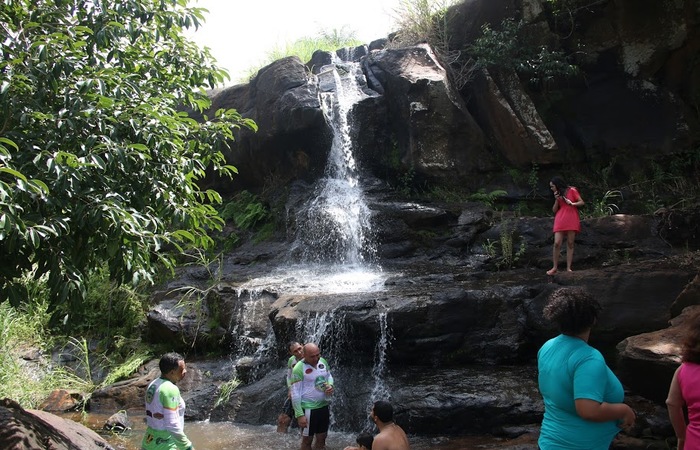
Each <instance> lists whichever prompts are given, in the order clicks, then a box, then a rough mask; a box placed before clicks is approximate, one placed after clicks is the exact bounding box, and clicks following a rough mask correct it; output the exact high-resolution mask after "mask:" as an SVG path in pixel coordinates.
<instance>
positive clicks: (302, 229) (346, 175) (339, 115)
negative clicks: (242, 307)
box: [244, 61, 386, 294]
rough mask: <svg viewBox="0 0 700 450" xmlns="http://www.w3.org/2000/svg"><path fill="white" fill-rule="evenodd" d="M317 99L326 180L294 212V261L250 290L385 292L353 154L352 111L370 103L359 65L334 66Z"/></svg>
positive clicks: (321, 78) (326, 70) (323, 76)
mask: <svg viewBox="0 0 700 450" xmlns="http://www.w3.org/2000/svg"><path fill="white" fill-rule="evenodd" d="M317 77H318V78H317V79H318V85H319V100H320V104H321V107H322V110H323V112H324V116H325V117H326V120H327V123H328V124H329V125H330V127H331V128H332V131H333V140H332V146H331V149H330V151H329V156H328V162H327V163H326V169H325V173H324V176H323V177H322V178H321V179H320V180H318V181H317V182H316V184H315V185H314V187H313V189H312V193H311V195H310V196H309V198H308V200H306V201H305V202H303V204H302V206H301V207H298V208H297V209H295V211H291V212H290V214H291V215H293V217H294V221H293V222H294V242H293V243H292V246H291V250H290V254H291V255H292V259H293V261H294V262H292V263H288V264H284V267H280V268H278V269H277V270H276V271H274V272H271V273H270V274H269V275H268V276H266V277H261V278H257V279H255V280H251V281H250V282H248V283H246V284H245V285H244V287H245V288H247V289H263V288H272V289H274V290H276V291H278V292H284V293H288V294H327V293H351V292H372V291H376V290H380V289H382V288H383V282H384V280H385V278H386V276H385V275H384V274H383V273H382V270H381V267H379V266H378V265H377V264H376V263H375V259H376V258H375V256H376V245H375V243H374V241H373V238H372V227H371V216H372V214H371V210H370V209H369V207H368V206H367V202H366V200H365V195H364V191H363V189H362V185H361V183H360V176H359V173H358V167H357V163H356V160H355V156H354V154H353V142H352V139H351V131H352V109H353V106H354V105H355V104H356V103H357V102H358V101H360V100H362V99H364V98H367V97H368V96H369V94H367V93H365V91H363V89H362V87H361V82H360V81H358V80H364V74H363V73H362V70H361V68H360V65H359V64H358V63H353V62H340V61H336V62H335V63H334V64H331V65H328V66H325V67H323V68H322V69H321V72H320V73H319V75H318V76H317Z"/></svg>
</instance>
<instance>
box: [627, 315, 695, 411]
mask: <svg viewBox="0 0 700 450" xmlns="http://www.w3.org/2000/svg"><path fill="white" fill-rule="evenodd" d="M699 311H700V306H698V305H695V306H689V307H687V308H685V309H684V310H683V312H682V314H680V315H679V316H677V317H674V318H673V319H671V321H670V326H669V327H668V328H663V329H660V330H657V331H651V332H649V333H642V334H638V335H634V336H630V337H628V338H625V339H623V340H622V342H620V343H619V344H618V345H617V351H618V371H619V375H620V378H621V379H622V380H623V381H624V383H625V384H627V385H628V386H629V387H631V388H633V389H634V390H635V391H636V392H638V393H639V394H641V395H644V396H646V397H647V398H650V399H653V400H656V401H659V402H663V401H664V400H665V399H666V396H667V394H668V388H669V385H670V383H671V378H672V377H673V373H674V372H675V370H676V368H678V365H679V364H680V362H681V346H682V344H683V339H684V336H685V335H686V334H687V333H688V327H689V326H690V322H689V318H690V317H692V316H693V315H695V314H697V313H698V312H699ZM642 373H643V374H644V376H640V374H642Z"/></svg>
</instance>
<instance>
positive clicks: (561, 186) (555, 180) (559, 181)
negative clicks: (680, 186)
mask: <svg viewBox="0 0 700 450" xmlns="http://www.w3.org/2000/svg"><path fill="white" fill-rule="evenodd" d="M549 182H550V183H552V184H553V185H554V186H555V187H556V188H557V192H559V195H564V193H565V192H566V189H568V187H569V185H568V184H566V181H564V179H563V178H562V177H560V176H554V177H552V179H551V180H549Z"/></svg>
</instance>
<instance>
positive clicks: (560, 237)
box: [547, 231, 573, 275]
mask: <svg viewBox="0 0 700 450" xmlns="http://www.w3.org/2000/svg"><path fill="white" fill-rule="evenodd" d="M563 241H564V232H563V231H557V232H556V233H554V245H553V246H552V268H551V269H549V270H548V271H547V275H554V274H555V273H557V267H558V266H559V253H561V243H562V242H563ZM571 246H572V252H571V254H572V255H573V242H572V243H571ZM567 249H568V242H567ZM567 255H568V253H567ZM567 264H568V256H567Z"/></svg>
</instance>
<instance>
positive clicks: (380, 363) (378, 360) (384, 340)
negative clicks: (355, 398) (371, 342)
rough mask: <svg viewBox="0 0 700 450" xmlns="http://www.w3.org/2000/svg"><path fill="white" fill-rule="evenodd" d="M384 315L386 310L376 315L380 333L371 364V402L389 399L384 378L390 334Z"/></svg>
mask: <svg viewBox="0 0 700 450" xmlns="http://www.w3.org/2000/svg"><path fill="white" fill-rule="evenodd" d="M386 317H387V314H386V312H381V313H379V316H378V317H377V319H378V320H379V332H380V334H379V339H378V340H377V346H376V348H375V351H374V366H372V378H373V379H374V387H372V394H371V395H370V400H371V402H372V403H374V402H376V401H377V400H388V399H389V387H388V386H387V385H386V380H385V377H386V371H387V365H386V351H387V349H388V348H389V343H390V342H391V339H392V336H391V330H390V329H389V325H388V324H387V321H386Z"/></svg>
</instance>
